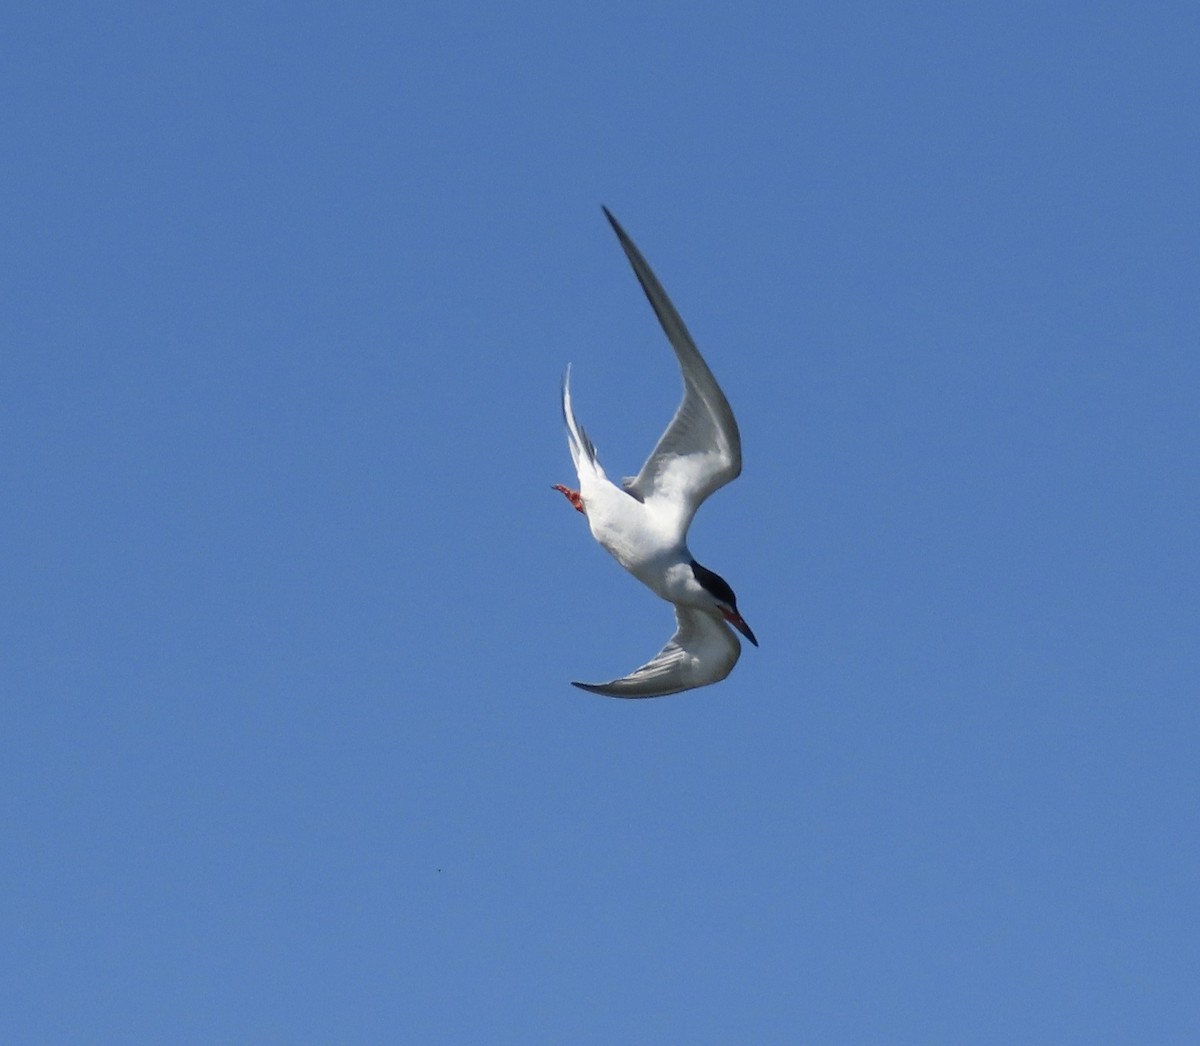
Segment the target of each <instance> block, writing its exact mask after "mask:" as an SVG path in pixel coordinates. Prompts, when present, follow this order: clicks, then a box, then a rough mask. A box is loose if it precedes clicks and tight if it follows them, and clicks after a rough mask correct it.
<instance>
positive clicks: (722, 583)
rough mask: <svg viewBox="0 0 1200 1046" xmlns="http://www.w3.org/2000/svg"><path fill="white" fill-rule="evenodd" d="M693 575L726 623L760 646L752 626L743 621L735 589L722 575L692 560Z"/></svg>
mask: <svg viewBox="0 0 1200 1046" xmlns="http://www.w3.org/2000/svg"><path fill="white" fill-rule="evenodd" d="M692 574H693V575H694V576H695V578H696V583H697V584H698V585H699V586H700V587H701V588H702V589H704V593H705V595H706V596H708V598H709V599H710V600H712V605H713V609H714V610H716V611H717V612H718V613H719V614H720V615H721V616H722V617H723V618H724V619H725V620H726V621H728V622H729V623H730V624H731V625H733V627H734V628H736V629H737V630H738V631H739V632H741V634H742V635H744V636H745V637H746V638H747V639H748V640H750V642H751V643H753V644H754V645H755V646H758V640H757V639H755V638H754V633H753V632H752V631H751V629H750V626H749V625H748V624H746V622H745V621H744V620H743V619H742V615H741V614H739V613H738V608H737V596H735V595H734V594H733V589H732V588H730V587H729V582H728V581H726V580H725V579H724V578H723V577H721V575H720V574H716V573H714V572H713V571H711V570H709V569H708V568H707V567H702V566H701V565H700V564H699V563H697V562H696V561H695V560H692Z"/></svg>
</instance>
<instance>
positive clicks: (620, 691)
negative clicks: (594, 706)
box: [571, 604, 742, 697]
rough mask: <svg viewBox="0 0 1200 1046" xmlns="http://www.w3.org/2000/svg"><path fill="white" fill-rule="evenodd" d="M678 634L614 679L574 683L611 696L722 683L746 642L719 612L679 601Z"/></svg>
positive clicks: (654, 693)
mask: <svg viewBox="0 0 1200 1046" xmlns="http://www.w3.org/2000/svg"><path fill="white" fill-rule="evenodd" d="M675 622H676V625H677V628H676V631H675V634H674V635H673V636H672V637H671V638H670V640H669V641H668V642H667V645H666V646H665V647H663V648H662V650H660V651H659V652H658V654H657V655H656V656H655V657H654V659H653V660H652V661H648V662H647V663H646V664H644V665H642V667H641V668H638V669H636V670H635V671H633V672H630V673H629V675H627V676H623V677H622V678H620V679H614V680H613V681H612V682H610V683H572V684H571V685H572V686H577V687H579V689H580V690H587V691H589V692H590V693H593V694H603V695H605V696H607V697H665V696H666V695H668V694H678V693H679V692H680V691H682V690H692V689H694V688H695V687H698V686H708V685H709V683H719V682H720V681H721V680H722V679H724V678H725V677H726V676H727V675H729V673H730V672H732V671H733V666H734V665H736V664H737V661H738V658H739V657H741V654H742V645H741V643H739V642H738V638H737V636H735V635H734V634H733V631H732V629H730V628H729V626H728V625H726V624H725V622H724V621H722V620H721V618H719V617H718V616H717V615H716V614H710V613H709V612H708V611H706V610H699V609H696V608H694V607H686V606H681V605H679V604H676V606H675Z"/></svg>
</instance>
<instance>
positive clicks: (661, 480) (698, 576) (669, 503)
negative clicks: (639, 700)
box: [554, 207, 758, 697]
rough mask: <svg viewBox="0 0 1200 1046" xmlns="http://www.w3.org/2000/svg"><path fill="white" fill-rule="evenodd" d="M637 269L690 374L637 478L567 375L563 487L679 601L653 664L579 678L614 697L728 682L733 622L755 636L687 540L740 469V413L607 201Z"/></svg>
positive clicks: (637, 570) (602, 534)
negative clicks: (612, 475) (571, 469)
mask: <svg viewBox="0 0 1200 1046" xmlns="http://www.w3.org/2000/svg"><path fill="white" fill-rule="evenodd" d="M603 210H604V216H605V217H606V218H607V219H608V221H609V224H610V225H612V227H613V231H614V232H615V233H616V234H617V239H618V240H619V241H620V243H621V247H622V248H623V249H624V251H625V256H626V257H627V258H628V259H629V263H630V264H631V265H632V266H633V271H634V274H635V275H636V276H637V278H638V282H639V283H640V284H641V285H642V290H643V291H645V292H646V297H647V298H648V299H649V301H650V305H651V307H652V308H653V309H654V313H655V315H656V316H657V317H658V322H659V323H660V324H662V328H663V330H664V331H665V332H666V335H667V339H668V340H669V341H670V343H671V348H673V349H674V350H675V356H676V358H677V359H678V360H679V369H680V371H682V373H683V402H682V403H680V405H679V408H678V409H677V410H676V411H675V416H674V418H672V419H671V424H670V425H668V426H667V430H666V432H664V433H663V434H662V437H661V438H660V439H659V441H658V445H657V446H656V447H655V448H654V450H653V451H652V452H651V454H650V457H649V458H648V459H647V460H646V463H645V464H644V465H643V466H642V471H641V472H639V473H638V474H637V476H635V477H632V478H630V479H625V480H623V481H622V484H621V486H619V487H618V486H616V485H615V484H614V483H612V482H611V481H610V480H609V479H608V477H607V476H606V475H605V474H604V469H602V468H601V467H600V461H599V459H598V458H597V455H596V448H595V446H594V445H593V443H592V441H591V440H590V439H588V436H587V433H586V432H585V431H584V429H583V426H582V425H580V424H579V422H578V421H576V420H575V414H574V412H573V411H572V410H571V368H570V367H569V366H568V367H567V373H566V376H565V377H564V378H563V387H562V410H563V420H564V421H565V422H566V425H567V445H568V447H569V448H570V451H571V458H572V460H573V461H574V463H575V471H576V473H578V475H579V489H578V490H571V489H570V488H569V487H566V486H564V485H562V484H556V485H555V486H554V489H555V490H558V491H561V492H562V494H563V495H564V496H565V497H566V498H567V500H568V501H569V502H570V503H571V504H572V505H574V506H575V509H576V510H577V511H578V512H582V513H583V514H584V515H585V516H586V517H587V521H588V526H589V528H590V529H591V531H592V536H593V537H594V538H595V539H596V540H597V541H598V542H600V544H601V545H602V546H603V547H604V548H605V549H607V550H608V551H609V552H610V553H611V554H612V555H613V557H614V558H615V559H616V560H617V562H618V563H620V564H621V566H623V567H624V568H625V569H626V570H628V571H629V572H630V573H631V574H633V576H634V577H636V578H637V579H638V580H639V581H641V582H642V583H643V584H645V585H646V586H648V587H649V588H650V589H651V590H652V591H653V592H654V593H655V594H656V595H659V596H661V597H662V598H663V599H665V600H666V601H667V602H668V603H673V604H674V605H675V622H676V630H675V634H674V635H673V636H672V637H671V638H670V640H669V641H668V642H667V645H666V646H665V647H663V648H662V650H660V651H659V652H658V654H657V655H656V656H655V657H654V659H653V660H652V661H649V662H648V663H647V664H644V665H642V667H641V668H638V669H636V670H635V671H633V672H631V673H630V674H629V675H627V676H622V677H621V678H620V679H614V680H613V681H612V682H610V683H573V684H572V685H573V686H577V687H579V688H580V689H582V690H589V691H591V692H592V693H594V694H606V695H609V696H611V697H663V696H665V695H667V694H677V693H679V692H680V691H681V690H691V689H693V688H694V687H699V686H708V685H709V684H710V683H717V682H720V681H721V680H722V679H724V678H725V677H726V676H727V675H729V673H730V672H731V671H733V666H734V665H736V664H737V660H738V658H739V657H740V656H741V652H742V648H741V644H740V643H739V642H738V638H737V636H735V635H734V634H733V631H732V630H731V628H730V627H729V626H730V625H732V626H733V628H736V629H737V630H738V631H739V632H740V633H741V634H742V635H743V636H745V637H746V638H747V639H748V640H750V642H751V643H753V644H754V645H755V646H758V640H757V639H755V638H754V633H753V632H752V631H751V630H750V626H749V625H747V624H746V622H745V621H744V620H743V619H742V615H741V614H740V613H739V612H738V608H737V597H736V596H735V595H734V594H733V589H732V588H730V587H729V584H728V582H726V581H725V579H724V578H722V577H721V576H720V575H718V574H715V573H714V572H713V571H711V570H708V569H707V568H705V567H702V566H701V565H700V564H699V563H697V562H696V560H695V559H694V558H693V557H692V554H691V552H690V551H688V546H687V532H688V527H689V526H690V525H691V522H692V517H693V516H695V514H696V509H698V508H699V507H700V505H701V503H702V502H703V501H704V499H705V498H707V497H708V496H709V495H710V494H711V493H712V492H713V491H715V490H718V489H719V488H721V487H723V486H724V485H725V484H726V483H729V482H730V481H732V480H734V479H736V478H737V477H738V475H739V474H740V473H741V471H742V440H741V436H740V435H739V434H738V427H737V422H736V421H734V419H733V411H731V410H730V409H729V402H728V401H727V400H726V399H725V394H724V393H723V392H722V391H721V388H720V386H719V385H718V384H717V382H716V379H715V378H714V377H713V376H712V372H711V371H710V370H709V369H708V365H707V364H706V363H705V362H704V360H703V358H702V357H701V356H700V352H699V350H698V349H697V348H696V345H695V342H693V341H692V339H691V336H690V335H689V334H688V332H687V328H686V327H685V326H684V325H683V320H681V319H680V318H679V313H677V312H676V311H675V307H674V306H673V305H672V304H671V300H670V299H669V298H668V297H667V293H666V291H664V290H663V289H662V285H661V284H660V283H659V282H658V280H657V278H656V277H655V275H654V273H653V272H652V271H651V269H650V266H649V265H647V264H646V259H645V258H643V257H642V254H641V252H640V251H639V250H638V249H637V247H636V246H634V243H633V241H632V240H631V239H630V238H629V237H628V236H627V235H626V233H625V230H624V229H622V228H621V226H620V224H619V223H618V222H617V220H616V218H614V217H613V216H612V214H610V213H609V211H608V208H607V207H605V208H603Z"/></svg>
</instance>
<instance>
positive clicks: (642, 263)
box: [604, 207, 742, 531]
mask: <svg viewBox="0 0 1200 1046" xmlns="http://www.w3.org/2000/svg"><path fill="white" fill-rule="evenodd" d="M604 215H605V217H606V218H607V219H608V221H609V224H610V225H612V227H613V231H614V232H615V233H616V234H617V239H618V240H620V242H621V246H622V248H624V250H625V256H626V257H627V258H628V259H629V263H630V265H632V266H633V271H634V274H635V275H636V276H637V278H638V282H639V283H640V284H641V285H642V290H643V291H645V292H646V297H647V298H648V299H649V301H650V305H651V307H652V308H653V309H654V313H655V315H656V316H658V322H659V323H661V324H662V328H663V330H664V331H665V332H666V335H667V338H668V340H669V341H670V342H671V348H673V349H674V350H675V356H676V358H677V359H678V360H679V369H680V371H681V372H682V373H683V402H682V403H680V404H679V408H678V409H677V410H676V411H675V417H674V418H672V419H671V424H670V425H668V426H667V430H666V432H664V433H663V434H662V437H661V438H660V439H659V441H658V445H657V446H656V447H655V448H654V450H653V452H652V453H651V454H650V457H649V458H647V459H646V463H645V464H644V465H643V466H642V471H641V472H639V473H638V474H637V476H636V477H635V478H633V479H632V480H627V481H626V482H625V489H626V490H627V491H629V493H630V494H632V495H633V496H634V497H636V498H637V499H638V500H639V501H649V500H650V499H657V500H659V501H660V502H661V504H660V505H659V506H656V507H658V508H659V510H660V511H663V510H667V509H669V510H670V511H673V512H676V513H678V522H679V523H680V524H681V525H682V529H683V530H685V531H686V529H687V527H688V525H689V524H690V523H691V521H692V517H693V516H694V515H695V513H696V509H697V508H699V506H700V504H701V502H703V501H704V499H705V498H707V497H708V496H709V494H711V493H712V492H713V491H714V490H717V489H718V488H720V487H723V486H724V485H725V484H726V483H729V482H730V481H731V480H734V479H736V478H737V477H738V475H739V474H740V473H741V471H742V439H741V435H740V434H739V433H738V427H737V422H736V421H735V420H734V417H733V411H732V410H730V408H729V401H728V400H726V399H725V393H723V392H722V391H721V387H720V386H719V385H718V384H717V381H716V379H715V378H714V377H713V376H712V371H710V370H709V369H708V364H706V363H705V362H704V359H703V357H702V356H701V355H700V352H699V350H698V349H697V348H696V343H695V342H693V341H692V338H691V335H690V334H688V331H687V327H685V326H684V325H683V320H682V319H680V318H679V313H678V312H676V311H675V306H674V305H672V304H671V299H670V298H668V297H667V292H666V291H664V290H663V288H662V284H661V283H659V282H658V279H657V278H656V277H655V275H654V273H653V271H652V270H651V269H650V266H649V265H648V264H647V263H646V259H645V258H643V257H642V253H641V251H639V250H638V249H637V247H636V246H635V245H634V243H633V241H632V240H631V239H630V238H629V236H628V235H627V234H626V232H625V230H624V229H622V228H621V226H620V224H619V223H618V222H617V220H616V218H614V217H613V216H612V215H611V214H610V213H609V211H608V208H607V207H606V208H604Z"/></svg>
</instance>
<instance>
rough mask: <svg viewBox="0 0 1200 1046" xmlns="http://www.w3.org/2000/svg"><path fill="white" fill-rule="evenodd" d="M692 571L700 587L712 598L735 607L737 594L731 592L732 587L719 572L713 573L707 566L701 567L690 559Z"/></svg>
mask: <svg viewBox="0 0 1200 1046" xmlns="http://www.w3.org/2000/svg"><path fill="white" fill-rule="evenodd" d="M692 573H693V574H694V575H695V576H696V580H697V581H698V582H700V587H701V588H702V589H704V591H705V592H707V593H708V594H709V595H710V596H712V597H713V598H714V599H719V600H720V601H721V602H722V603H724V604H725V605H726V606H731V607H734V608H736V607H737V596H735V595H734V594H733V589H732V588H730V587H729V582H728V581H726V580H725V579H724V578H723V577H721V575H720V574H714V573H713V572H712V571H711V570H709V569H708V567H702V566H701V565H700V564H699V563H697V562H696V561H695V560H694V559H693V560H692Z"/></svg>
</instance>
